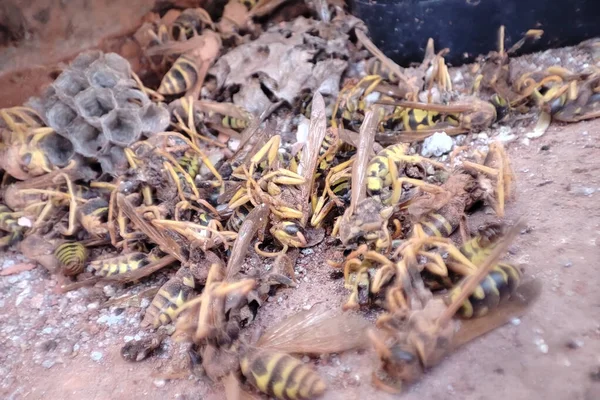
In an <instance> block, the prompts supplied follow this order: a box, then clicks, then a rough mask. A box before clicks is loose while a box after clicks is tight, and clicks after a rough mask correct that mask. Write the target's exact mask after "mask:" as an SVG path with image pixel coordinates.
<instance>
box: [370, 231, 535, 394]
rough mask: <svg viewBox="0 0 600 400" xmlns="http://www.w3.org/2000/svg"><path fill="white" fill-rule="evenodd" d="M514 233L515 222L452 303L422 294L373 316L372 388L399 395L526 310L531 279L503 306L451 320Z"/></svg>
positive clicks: (530, 297) (532, 286)
mask: <svg viewBox="0 0 600 400" xmlns="http://www.w3.org/2000/svg"><path fill="white" fill-rule="evenodd" d="M520 230H521V224H517V225H515V226H514V227H513V228H511V229H510V230H509V231H508V232H507V234H506V235H505V236H504V238H503V239H502V240H499V241H498V242H497V244H496V246H495V247H494V248H493V249H492V250H491V251H490V253H489V254H488V256H487V257H486V258H485V260H484V261H483V262H482V263H481V264H479V265H478V266H476V267H475V272H474V273H473V274H472V275H471V276H470V277H469V278H468V282H465V283H464V284H462V285H461V289H462V291H461V292H460V294H458V295H456V296H454V297H453V298H452V299H448V300H447V302H446V301H445V300H444V299H443V298H440V297H434V298H433V299H432V298H431V296H430V295H429V297H428V298H427V296H423V297H422V299H421V303H422V304H423V307H422V308H412V309H411V308H409V309H408V310H407V309H404V310H390V313H389V314H385V315H383V316H381V317H380V318H379V320H378V321H377V325H378V326H379V327H380V328H382V329H383V332H384V336H383V337H382V336H381V335H380V334H378V333H376V332H375V331H370V332H369V335H368V336H369V338H370V339H371V341H372V343H373V345H374V347H375V349H376V351H377V353H378V355H379V357H380V360H381V369H380V370H379V371H376V372H374V373H373V381H374V384H375V385H376V386H377V387H379V388H381V389H383V390H386V391H388V392H393V393H397V392H399V391H400V390H402V385H403V384H410V383H412V382H415V381H417V380H418V379H420V378H421V377H422V376H423V374H424V372H425V369H426V368H431V367H433V366H435V365H437V364H439V363H440V362H441V361H442V359H443V358H445V357H446V356H447V355H448V354H449V353H451V352H452V351H454V350H455V349H456V348H458V347H460V346H461V345H463V344H466V343H468V342H469V341H471V340H473V339H474V338H476V337H478V336H480V335H482V334H484V333H486V332H489V331H491V330H494V329H496V328H497V327H499V326H501V325H503V324H505V323H507V322H508V321H510V319H512V318H515V317H518V316H521V315H523V314H524V313H525V312H526V311H527V310H528V309H529V307H530V306H531V305H532V304H533V303H534V301H535V300H536V299H537V298H538V296H539V294H540V287H541V285H540V284H539V282H538V281H535V280H534V281H530V282H528V283H524V284H522V285H521V286H520V287H519V288H518V289H517V290H516V291H515V293H514V294H513V295H512V296H511V297H510V299H508V300H507V301H506V302H505V303H504V304H501V305H500V306H499V307H497V308H496V309H495V310H493V311H491V310H490V312H489V313H488V314H486V315H485V316H483V317H481V318H477V319H473V320H470V321H462V322H458V321H456V320H454V319H453V316H454V315H455V314H456V312H457V310H458V309H459V308H461V307H462V306H463V304H464V301H465V300H466V299H467V298H469V296H471V295H472V294H473V293H474V291H476V290H477V287H479V286H480V285H481V282H482V280H483V279H484V278H485V277H486V276H488V274H489V273H490V271H492V270H493V268H494V265H496V264H497V262H498V259H499V258H500V257H501V255H502V254H503V253H504V252H505V251H506V249H507V248H508V246H509V244H510V242H511V241H512V240H513V239H514V237H516V236H517V235H518V233H519V231H520ZM405 286H406V285H405ZM471 321H473V322H471Z"/></svg>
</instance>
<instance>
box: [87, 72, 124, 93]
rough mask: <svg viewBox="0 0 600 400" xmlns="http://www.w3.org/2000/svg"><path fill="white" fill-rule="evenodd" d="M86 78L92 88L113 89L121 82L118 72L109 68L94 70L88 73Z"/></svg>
mask: <svg viewBox="0 0 600 400" xmlns="http://www.w3.org/2000/svg"><path fill="white" fill-rule="evenodd" d="M86 76H87V78H88V80H89V82H90V84H91V85H92V86H95V87H101V88H109V89H112V88H114V87H115V86H117V84H118V83H119V81H120V80H121V77H120V76H119V74H118V73H117V72H116V71H113V70H111V69H108V68H94V69H91V68H90V69H89V70H87V71H86Z"/></svg>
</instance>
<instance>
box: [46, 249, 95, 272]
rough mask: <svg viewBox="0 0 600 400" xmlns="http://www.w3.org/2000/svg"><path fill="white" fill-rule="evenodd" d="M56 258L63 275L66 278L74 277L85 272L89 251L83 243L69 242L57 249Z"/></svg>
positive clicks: (55, 251)
mask: <svg viewBox="0 0 600 400" xmlns="http://www.w3.org/2000/svg"><path fill="white" fill-rule="evenodd" d="M54 256H55V257H56V259H57V260H58V262H59V264H60V268H61V271H62V273H63V274H64V275H66V276H73V275H77V274H80V273H81V272H83V269H84V268H85V263H86V261H87V258H88V251H87V248H86V247H85V246H84V245H83V244H82V243H79V242H67V243H63V244H61V245H59V246H57V247H56V250H54Z"/></svg>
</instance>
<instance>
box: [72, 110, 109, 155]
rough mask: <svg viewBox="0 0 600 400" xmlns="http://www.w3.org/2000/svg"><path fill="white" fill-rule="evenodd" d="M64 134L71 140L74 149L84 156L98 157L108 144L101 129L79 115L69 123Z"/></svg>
mask: <svg viewBox="0 0 600 400" xmlns="http://www.w3.org/2000/svg"><path fill="white" fill-rule="evenodd" d="M65 136H66V137H67V138H68V139H69V140H71V142H72V143H73V147H74V149H75V151H76V152H77V153H79V154H81V155H83V156H86V157H98V156H99V155H100V153H101V152H102V151H103V150H104V149H105V148H106V146H107V144H108V139H107V138H106V136H104V133H103V132H102V130H100V129H98V128H96V127H94V126H92V125H90V124H88V123H87V122H86V121H85V120H84V119H83V118H81V117H79V118H77V119H76V120H75V121H73V123H72V124H71V125H69V127H68V128H67V134H66V135H65Z"/></svg>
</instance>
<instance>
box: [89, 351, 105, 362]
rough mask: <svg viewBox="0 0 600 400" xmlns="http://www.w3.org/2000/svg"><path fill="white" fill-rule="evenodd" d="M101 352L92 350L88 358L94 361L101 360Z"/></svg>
mask: <svg viewBox="0 0 600 400" xmlns="http://www.w3.org/2000/svg"><path fill="white" fill-rule="evenodd" d="M102 356H103V355H102V353H101V352H99V351H92V353H91V354H90V358H91V359H92V360H94V361H96V362H98V361H100V360H102Z"/></svg>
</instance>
